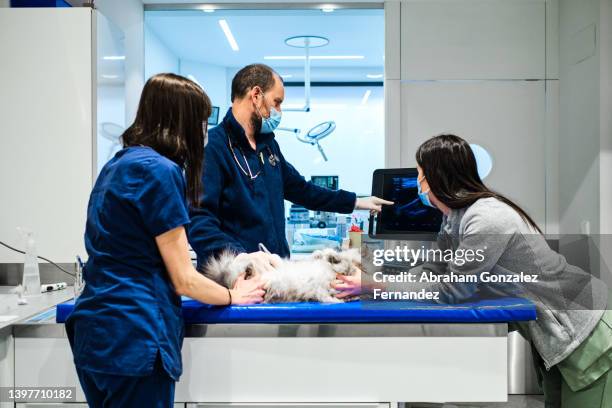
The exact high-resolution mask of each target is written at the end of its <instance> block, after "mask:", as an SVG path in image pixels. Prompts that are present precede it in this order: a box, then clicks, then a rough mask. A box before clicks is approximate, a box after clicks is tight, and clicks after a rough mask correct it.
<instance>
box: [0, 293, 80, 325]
mask: <svg viewBox="0 0 612 408" xmlns="http://www.w3.org/2000/svg"><path fill="white" fill-rule="evenodd" d="M13 288H14V287H12V286H0V330H1V329H3V328H5V327H8V326H11V325H13V324H16V323H20V322H23V321H25V320H27V319H28V318H30V317H32V316H35V315H37V314H39V313H41V312H44V311H45V310H47V309H50V308H52V307H54V306H56V305H57V304H59V303H62V302H65V301H67V300H70V299H72V298H73V297H74V291H73V288H72V286H68V287H67V288H66V289H62V290H58V291H53V292H46V293H41V294H40V296H34V297H28V298H26V299H27V300H28V304H27V305H18V304H17V295H16V294H13V293H10V291H11V289H13Z"/></svg>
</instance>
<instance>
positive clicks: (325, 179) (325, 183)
mask: <svg viewBox="0 0 612 408" xmlns="http://www.w3.org/2000/svg"><path fill="white" fill-rule="evenodd" d="M310 181H312V182H313V183H314V184H316V185H317V186H320V187H325V188H329V189H330V190H337V189H338V176H311V177H310Z"/></svg>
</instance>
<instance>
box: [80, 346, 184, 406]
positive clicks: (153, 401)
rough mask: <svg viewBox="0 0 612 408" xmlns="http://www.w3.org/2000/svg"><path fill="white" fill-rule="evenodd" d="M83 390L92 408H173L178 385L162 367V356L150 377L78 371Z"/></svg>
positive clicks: (158, 358)
mask: <svg viewBox="0 0 612 408" xmlns="http://www.w3.org/2000/svg"><path fill="white" fill-rule="evenodd" d="M77 374H78V376H79V381H80V382H81V387H82V388H83V391H84V392H85V397H87V404H88V405H89V406H90V407H92V408H110V407H112V408H123V407H125V408H134V407H152V408H153V407H155V408H169V407H172V406H173V404H174V385H175V381H174V380H173V379H172V378H171V377H170V376H169V375H168V373H166V370H164V368H163V367H162V363H161V359H160V357H159V354H158V355H157V360H156V362H155V367H154V368H153V372H152V373H151V374H150V375H147V376H141V377H137V376H127V375H112V374H103V373H97V372H93V371H89V370H85V369H80V368H77Z"/></svg>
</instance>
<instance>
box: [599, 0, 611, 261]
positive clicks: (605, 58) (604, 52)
mask: <svg viewBox="0 0 612 408" xmlns="http://www.w3.org/2000/svg"><path fill="white" fill-rule="evenodd" d="M599 38H600V55H601V57H600V58H601V62H600V83H599V89H600V90H601V95H600V102H601V105H600V107H599V111H600V121H601V122H600V123H601V125H600V126H601V129H600V135H601V157H600V169H601V174H602V175H603V177H601V179H600V183H599V187H600V193H601V197H600V203H601V204H600V208H602V209H603V210H602V211H601V220H600V225H601V227H600V228H601V233H602V234H612V211H610V210H611V209H612V181H611V180H610V178H611V177H612V114H611V112H612V0H602V2H601V6H600V29H599ZM608 255H609V256H610V257H612V254H608ZM608 264H609V265H610V266H611V267H612V259H610V260H609V263H608Z"/></svg>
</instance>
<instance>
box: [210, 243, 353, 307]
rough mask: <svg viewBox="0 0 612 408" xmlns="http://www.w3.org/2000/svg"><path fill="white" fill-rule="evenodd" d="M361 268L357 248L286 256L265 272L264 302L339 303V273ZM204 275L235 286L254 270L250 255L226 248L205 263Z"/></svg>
mask: <svg viewBox="0 0 612 408" xmlns="http://www.w3.org/2000/svg"><path fill="white" fill-rule="evenodd" d="M360 272H361V255H360V253H359V251H358V250H357V249H350V250H346V251H342V252H338V251H335V250H333V249H324V250H320V251H315V252H313V253H312V255H311V256H309V257H308V258H305V259H300V260H288V259H283V260H282V262H281V265H280V266H279V267H278V268H276V269H274V270H273V271H266V272H264V273H263V274H262V275H261V279H262V281H263V282H264V287H265V289H266V295H265V296H264V303H285V302H308V301H313V302H323V303H339V302H342V300H340V299H338V298H336V297H335V296H334V294H335V293H336V291H335V290H334V289H333V288H332V287H331V283H332V282H333V281H334V280H335V279H336V274H342V275H347V276H352V275H356V274H358V273H360ZM203 273H204V275H206V276H207V277H209V278H210V279H212V280H214V281H215V282H217V283H219V284H221V285H223V286H225V287H227V288H231V287H233V286H234V283H235V282H236V279H237V278H238V276H240V275H241V274H243V273H246V274H247V276H249V275H251V274H252V273H253V268H252V265H251V262H250V261H249V260H248V259H244V258H237V257H236V254H235V253H233V252H223V253H221V254H220V255H219V256H217V257H214V258H211V259H210V260H209V261H208V263H207V264H206V265H205V266H204V270H203Z"/></svg>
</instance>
